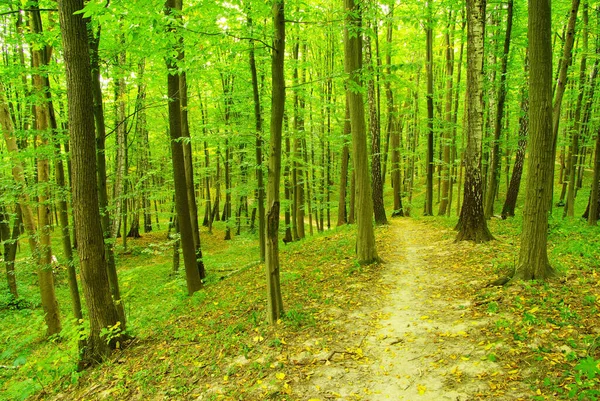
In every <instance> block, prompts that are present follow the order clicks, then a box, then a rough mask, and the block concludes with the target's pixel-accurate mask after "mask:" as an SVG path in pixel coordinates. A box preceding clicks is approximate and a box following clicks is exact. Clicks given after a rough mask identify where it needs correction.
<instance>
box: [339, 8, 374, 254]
mask: <svg viewBox="0 0 600 401" xmlns="http://www.w3.org/2000/svg"><path fill="white" fill-rule="evenodd" d="M344 7H345V13H346V16H345V20H346V23H345V27H344V69H345V71H346V74H348V81H347V83H346V88H347V89H346V94H347V96H348V100H349V105H350V122H351V127H352V157H353V165H354V175H355V176H354V177H355V196H356V220H357V225H358V233H357V237H356V254H357V258H358V262H359V263H362V264H368V263H373V262H377V261H379V257H378V256H377V250H376V247H375V232H374V231H373V220H372V216H373V203H372V202H373V199H372V197H371V183H370V182H369V166H368V158H367V143H366V142H367V138H366V130H365V115H364V113H365V110H364V104H363V99H362V95H361V92H360V85H361V78H360V70H361V68H362V65H361V59H362V55H361V48H362V45H361V43H360V32H357V30H358V29H359V28H360V25H361V22H360V20H361V18H360V9H359V7H358V6H357V5H356V4H355V2H354V0H344Z"/></svg>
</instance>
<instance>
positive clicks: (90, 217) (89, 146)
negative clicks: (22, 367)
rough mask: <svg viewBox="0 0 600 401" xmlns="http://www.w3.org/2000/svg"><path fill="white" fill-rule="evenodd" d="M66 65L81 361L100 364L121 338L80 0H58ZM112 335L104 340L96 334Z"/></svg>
mask: <svg viewBox="0 0 600 401" xmlns="http://www.w3.org/2000/svg"><path fill="white" fill-rule="evenodd" d="M58 9H59V15H60V26H61V32H62V39H63V49H64V63H65V67H66V82H67V97H68V102H69V109H68V110H69V130H70V138H71V145H72V149H71V160H72V169H73V171H72V177H73V181H72V191H73V208H74V214H75V224H76V226H77V230H76V232H77V236H78V243H79V248H78V255H79V266H80V270H81V276H82V287H83V293H84V295H85V300H86V304H87V308H88V317H89V319H90V334H89V336H88V338H87V340H86V345H85V348H84V351H83V354H82V363H83V364H84V365H85V364H94V363H98V362H99V361H102V360H103V359H105V358H106V357H108V355H109V354H110V351H111V350H112V349H114V348H115V347H117V346H118V345H119V343H120V341H121V340H122V337H121V335H120V331H119V326H120V324H119V315H118V313H117V309H116V308H115V305H114V303H113V299H112V298H111V293H110V290H109V284H108V274H107V268H106V260H105V256H104V238H103V235H102V225H101V223H100V211H99V208H98V189H97V188H96V164H95V163H90V160H94V159H95V157H96V149H95V144H94V141H95V139H94V114H93V113H92V110H93V108H94V101H93V98H92V74H91V68H90V58H89V57H90V56H89V47H88V42H87V36H86V24H85V21H84V19H83V16H82V14H81V13H80V11H81V10H82V9H83V0H70V1H65V0H60V1H59V2H58ZM106 329H109V330H111V329H112V331H113V334H114V336H113V337H112V338H111V339H110V340H109V341H107V339H106V338H105V337H102V336H101V332H102V330H106Z"/></svg>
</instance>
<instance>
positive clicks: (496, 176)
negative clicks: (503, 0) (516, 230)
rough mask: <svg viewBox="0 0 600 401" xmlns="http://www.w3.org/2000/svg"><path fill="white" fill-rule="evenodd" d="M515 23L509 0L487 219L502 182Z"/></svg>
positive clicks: (487, 195) (487, 199) (488, 187)
mask: <svg viewBox="0 0 600 401" xmlns="http://www.w3.org/2000/svg"><path fill="white" fill-rule="evenodd" d="M512 22H513V0H508V3H507V16H506V34H505V36H504V49H503V51H502V61H501V63H502V64H501V67H500V83H499V85H498V102H497V103H496V120H495V121H494V139H493V146H492V154H491V155H490V168H489V174H488V182H487V185H486V188H487V189H486V192H485V205H484V215H485V217H486V218H488V219H489V218H490V217H492V215H493V214H494V200H495V199H496V192H497V187H498V183H499V181H500V157H501V153H500V136H501V135H502V117H504V104H505V101H506V92H507V91H506V71H507V68H508V55H509V52H510V37H511V33H512Z"/></svg>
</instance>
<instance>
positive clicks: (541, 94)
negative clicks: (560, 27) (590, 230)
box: [515, 0, 554, 280]
mask: <svg viewBox="0 0 600 401" xmlns="http://www.w3.org/2000/svg"><path fill="white" fill-rule="evenodd" d="M551 16H552V13H551V9H550V2H548V1H547V0H529V24H528V35H527V36H528V39H529V60H530V63H531V65H530V74H529V101H530V103H529V107H530V108H529V126H530V135H529V137H530V149H531V150H530V154H529V169H528V172H527V192H526V195H525V209H524V211H523V231H522V234H521V250H520V253H519V262H518V264H517V267H516V271H515V276H516V277H519V278H522V279H524V280H533V279H540V280H544V279H545V278H547V277H548V276H550V275H551V274H552V273H553V269H552V267H551V266H550V262H549V261H548V253H547V240H548V211H549V208H550V207H551V204H550V202H548V199H550V196H549V194H548V192H549V191H552V181H553V165H554V157H553V156H554V154H553V152H552V148H553V141H554V136H553V135H554V134H553V131H552V125H551V124H552V114H551V113H552V42H551V37H552V36H551V35H552V29H551Z"/></svg>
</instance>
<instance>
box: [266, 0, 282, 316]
mask: <svg viewBox="0 0 600 401" xmlns="http://www.w3.org/2000/svg"><path fill="white" fill-rule="evenodd" d="M272 11H273V27H274V32H273V53H272V63H271V77H272V82H273V83H272V85H273V91H272V97H271V140H270V145H271V146H270V154H269V174H268V177H269V178H268V184H267V207H268V212H267V221H266V223H267V224H266V229H267V230H266V231H267V232H266V235H267V238H266V245H267V246H266V266H265V267H266V273H267V320H268V321H269V323H271V324H275V323H277V320H279V318H280V317H281V315H282V314H283V300H282V297H281V283H280V278H279V209H280V200H279V187H280V181H281V136H282V131H283V114H284V111H285V77H284V69H283V64H284V58H285V17H284V0H273V7H272Z"/></svg>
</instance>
